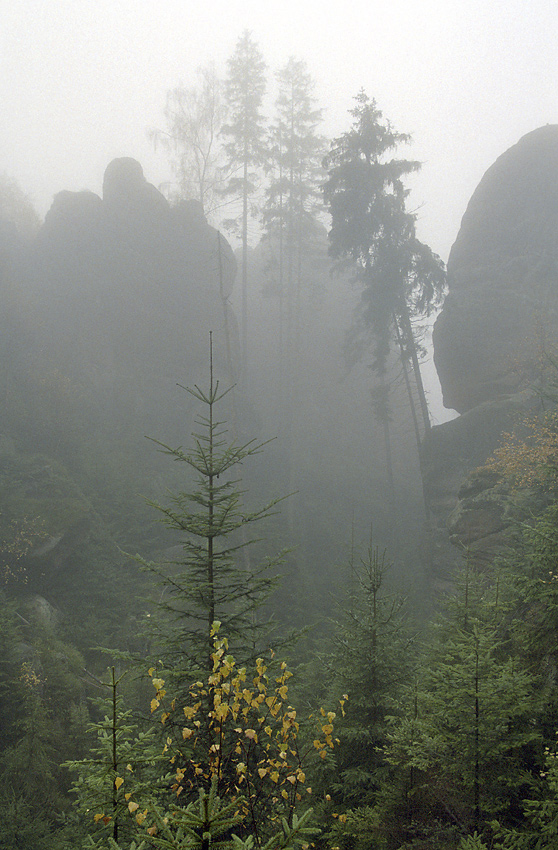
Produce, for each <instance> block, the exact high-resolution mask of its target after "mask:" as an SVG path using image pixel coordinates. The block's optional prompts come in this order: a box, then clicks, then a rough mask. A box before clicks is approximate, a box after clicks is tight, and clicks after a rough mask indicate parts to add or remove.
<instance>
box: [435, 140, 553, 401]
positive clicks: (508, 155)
mask: <svg viewBox="0 0 558 850" xmlns="http://www.w3.org/2000/svg"><path fill="white" fill-rule="evenodd" d="M557 233H558V125H556V124H553V125H547V126H545V127H540V128H539V129H538V130H534V131H533V132H531V133H528V134H527V135H526V136H523V138H522V139H520V140H519V142H518V143H517V144H516V145H514V146H513V147H512V148H510V149H509V150H507V151H506V152H505V153H504V154H502V156H500V157H499V158H498V159H497V160H496V162H495V163H494V165H492V166H491V167H490V168H489V169H488V171H487V172H486V174H485V175H484V177H483V178H482V180H481V182H480V183H479V185H478V187H477V189H476V190H475V192H474V193H473V196H472V197H471V200H470V202H469V205H468V207H467V210H466V212H465V215H464V216H463V220H462V223H461V229H460V231H459V234H458V236H457V239H456V241H455V244H454V246H453V248H452V250H451V253H450V256H449V261H448V286H449V293H448V297H447V299H446V302H445V304H444V308H443V310H442V312H441V314H440V316H439V317H438V320H437V321H436V325H435V328H434V360H435V363H436V368H437V370H438V375H439V377H440V382H441V385H442V390H443V394H444V404H445V406H446V407H449V408H453V409H455V410H457V411H458V412H459V413H464V412H465V411H466V410H470V409H471V408H473V407H475V406H476V405H478V404H481V403H482V402H484V401H488V400H490V399H494V398H496V397H497V396H498V395H500V394H501V393H509V392H513V391H515V390H516V389H517V388H518V387H520V385H521V382H522V376H523V373H524V370H523V369H522V368H521V365H522V362H526V361H528V360H529V359H530V357H531V356H532V353H533V350H534V349H535V348H536V346H537V345H538V342H539V340H538V337H540V335H541V333H544V334H545V335H547V336H548V334H549V333H551V334H556V333H557V332H558V268H557V266H556V234H557Z"/></svg>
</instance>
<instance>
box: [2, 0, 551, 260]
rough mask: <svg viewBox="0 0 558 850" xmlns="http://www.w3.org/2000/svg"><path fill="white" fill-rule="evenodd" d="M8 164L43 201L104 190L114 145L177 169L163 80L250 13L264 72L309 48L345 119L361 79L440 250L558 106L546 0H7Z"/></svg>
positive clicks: (332, 109) (212, 55)
mask: <svg viewBox="0 0 558 850" xmlns="http://www.w3.org/2000/svg"><path fill="white" fill-rule="evenodd" d="M1 7H2V28H1V32H0V48H1V52H0V62H1V66H0V67H1V74H0V97H1V102H2V143H1V146H0V170H1V171H3V172H5V173H7V174H8V175H10V176H11V177H13V178H15V179H16V180H18V182H19V183H20V184H21V186H22V188H23V189H24V191H26V192H27V193H29V194H30V195H31V197H32V199H33V200H34V202H35V204H36V206H37V207H38V209H39V211H40V212H41V214H43V215H44V213H45V212H46V211H47V209H48V208H49V206H50V204H51V201H52V197H53V195H54V194H55V193H56V192H58V191H60V190H61V189H70V190H79V189H82V188H88V189H91V190H93V191H96V192H99V191H100V186H101V181H102V175H103V171H104V168H105V167H106V165H107V163H108V162H109V161H110V160H111V159H112V158H114V157H115V156H132V157H134V158H136V159H138V160H139V161H140V162H141V163H142V165H143V166H144V169H145V171H146V174H147V175H148V177H149V179H150V180H151V182H153V183H155V184H156V185H158V184H159V183H161V182H163V181H165V180H167V179H168V177H169V170H168V165H167V163H166V161H165V157H164V154H163V153H162V152H158V153H155V152H154V151H153V148H152V146H151V145H150V143H149V141H148V139H147V136H146V131H147V130H148V129H149V128H152V127H160V126H161V123H162V110H163V107H164V102H165V94H166V91H167V90H168V89H171V88H173V87H174V86H176V85H178V84H179V83H180V82H182V83H183V84H185V85H188V84H189V83H191V81H192V78H193V75H194V73H195V69H196V68H197V67H198V66H200V65H205V64H207V62H209V61H211V60H214V61H215V62H216V64H217V66H218V70H221V71H223V70H224V63H225V61H226V59H227V58H228V57H229V56H230V55H231V54H232V52H233V50H234V46H235V43H236V40H237V38H238V37H239V35H240V34H241V32H242V31H243V30H244V29H245V28H248V29H250V30H251V31H252V33H253V37H254V40H255V41H256V42H257V43H258V44H259V46H260V49H261V51H262V53H263V55H264V58H265V60H266V62H267V64H268V67H269V72H270V74H271V72H273V71H275V70H276V69H277V68H279V67H281V66H282V65H284V63H285V62H286V61H287V59H288V58H289V56H291V55H295V56H296V57H298V58H302V59H305V60H306V62H307V63H308V68H309V71H310V73H311V74H312V76H313V77H314V78H315V80H316V81H317V90H316V94H317V97H318V100H319V102H320V105H321V106H323V107H324V108H325V111H326V128H325V132H326V133H327V134H330V135H335V134H338V133H340V132H342V131H343V130H344V129H345V127H346V126H347V110H348V109H349V108H351V106H352V97H353V96H354V95H355V94H356V93H357V92H358V90H359V89H360V88H364V89H365V90H366V91H367V92H368V94H369V95H370V96H371V97H374V98H375V99H376V100H377V102H378V104H379V106H380V108H381V109H382V110H383V111H384V114H385V115H386V117H388V118H389V119H390V121H391V122H392V123H393V124H394V125H395V127H396V128H397V129H399V130H401V131H404V132H410V133H411V134H412V136H413V138H414V144H413V146H412V148H410V150H409V155H410V156H412V157H413V158H417V159H420V160H421V161H422V162H423V168H422V172H421V174H420V175H419V176H418V177H417V178H416V179H415V181H414V190H413V196H412V205H413V207H414V208H415V209H416V210H417V211H418V215H419V236H420V237H421V238H422V239H424V241H426V242H427V243H428V244H430V245H431V246H432V248H433V249H434V250H435V251H436V252H437V253H439V254H440V255H441V256H442V258H443V259H447V256H448V252H449V249H450V247H451V244H452V242H453V240H454V239H455V236H456V233H457V230H458V227H459V222H460V219H461V216H462V214H463V212H464V209H465V206H466V203H467V201H468V199H469V197H470V195H471V193H472V191H473V189H474V187H475V186H476V184H477V183H478V181H479V179H480V177H481V176H482V174H483V173H484V171H485V170H486V168H487V167H488V166H489V165H490V163H491V162H492V161H493V160H494V159H495V158H496V156H497V155H498V154H499V153H501V151H503V150H505V149H506V148H507V147H509V146H510V145H511V144H513V143H514V142H515V141H517V139H518V138H519V137H520V136H522V135H523V134H524V133H526V132H528V131H529V130H532V129H534V128H535V127H537V126H539V125H542V124H546V123H553V122H554V120H555V119H556V94H555V86H554V80H555V78H556V71H557V70H558V69H557V63H558V58H557V55H556V50H555V42H554V34H555V32H556V27H557V25H558V9H557V7H556V4H555V3H554V2H553V0H537V2H535V3H525V2H523V0H510V2H506V3H503V2H496V0H493V2H488V3H486V2H482V0H425V2H422V3H417V2H415V0H395V2H393V3H390V4H385V3H383V2H361V0H358V2H355V3H353V4H351V7H350V10H347V7H346V5H345V4H342V3H330V4H326V5H324V4H323V3H321V2H317V1H316V0H303V2H301V3H295V2H293V0H286V1H285V2H282V3H256V2H239V0H237V2H231V1H230V0H227V2H224V0H215V2H213V3H211V4H207V5H206V6H202V4H199V3H196V4H184V3H182V2H175V0H161V2H160V3H158V4H156V5H154V4H153V3H150V2H147V0H119V2H114V0H95V2H92V0H53V1H52V2H49V3H46V2H37V0H19V2H18V3H9V2H7V0H3V2H2V4H1Z"/></svg>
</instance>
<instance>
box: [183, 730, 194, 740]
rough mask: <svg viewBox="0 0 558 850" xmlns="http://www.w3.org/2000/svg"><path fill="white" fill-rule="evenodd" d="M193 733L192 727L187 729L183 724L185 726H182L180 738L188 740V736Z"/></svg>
mask: <svg viewBox="0 0 558 850" xmlns="http://www.w3.org/2000/svg"><path fill="white" fill-rule="evenodd" d="M193 734H194V730H193V729H188V728H187V727H186V726H185V727H184V729H183V730H182V740H183V741H187V740H188V738H191V737H192V735H193Z"/></svg>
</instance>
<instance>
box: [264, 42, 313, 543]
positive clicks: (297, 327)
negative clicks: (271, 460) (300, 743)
mask: <svg viewBox="0 0 558 850" xmlns="http://www.w3.org/2000/svg"><path fill="white" fill-rule="evenodd" d="M276 76H277V82H278V86H279V92H278V96H277V99H276V101H275V120H274V123H273V125H272V127H271V128H270V131H269V144H268V161H267V174H268V185H267V189H266V198H265V204H264V208H263V217H262V221H263V226H264V235H263V238H262V242H261V249H262V251H263V252H264V254H265V256H266V258H267V265H266V276H267V278H268V281H269V282H268V284H267V291H268V294H269V295H271V294H273V295H276V296H278V319H277V321H278V325H279V329H278V330H279V351H278V352H277V353H278V357H279V363H280V369H281V373H280V381H279V392H280V393H281V398H280V402H279V410H280V412H281V416H282V422H281V432H282V433H281V437H282V439H283V441H284V443H285V444H286V445H288V446H289V447H290V452H289V456H288V459H287V463H288V465H289V468H288V479H289V490H293V489H296V485H295V482H294V474H295V470H296V469H297V467H298V466H299V464H298V463H297V427H296V426H297V412H298V411H299V410H300V398H301V393H302V389H301V387H300V374H301V369H302V366H303V364H302V362H301V327H302V328H303V327H304V309H305V308H306V309H308V307H309V306H310V308H312V306H313V301H314V299H313V298H312V297H311V296H313V295H315V293H314V292H313V286H312V284H313V282H314V280H315V277H316V268H317V267H318V266H319V264H320V259H322V258H321V257H320V256H319V255H320V253H321V252H322V251H323V242H322V236H323V227H322V225H321V224H320V222H319V213H320V210H321V209H322V208H323V201H322V194H321V181H322V180H323V168H322V166H321V160H322V158H323V152H324V150H325V139H324V138H323V137H322V136H320V135H319V133H318V127H319V125H320V123H321V122H322V110H321V109H319V108H318V107H317V106H316V99H315V97H314V85H315V84H314V81H313V79H312V77H311V76H310V74H309V73H308V70H307V67H306V63H305V62H304V61H302V60H297V59H295V58H294V57H291V58H290V59H289V61H288V62H287V63H286V65H285V66H284V67H283V68H282V69H281V70H280V71H279V72H278V73H277V75H276ZM322 263H323V259H322ZM309 296H310V297H309ZM305 297H306V302H305V301H304V299H305ZM293 519H294V516H293V515H292V514H290V515H289V520H290V523H291V530H293V529H292V525H293Z"/></svg>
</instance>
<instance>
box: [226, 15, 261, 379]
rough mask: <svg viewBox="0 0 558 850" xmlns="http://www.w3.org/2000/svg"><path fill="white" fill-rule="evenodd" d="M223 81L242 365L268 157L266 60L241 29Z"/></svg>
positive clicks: (244, 364) (244, 354) (244, 363)
mask: <svg viewBox="0 0 558 850" xmlns="http://www.w3.org/2000/svg"><path fill="white" fill-rule="evenodd" d="M227 66H228V76H227V78H226V80H225V100H226V103H227V106H228V120H227V122H226V124H225V125H224V126H223V127H222V130H221V133H222V135H223V136H224V137H225V139H226V141H225V145H224V150H225V154H226V156H227V160H228V169H229V171H230V172H231V174H232V176H231V177H230V178H229V180H228V183H227V186H226V188H225V194H226V195H229V196H230V195H232V196H233V197H235V198H238V199H240V202H241V213H240V216H239V218H238V219H234V220H230V221H228V222H227V223H226V224H228V225H229V226H234V227H235V229H238V228H239V235H240V238H241V243H242V269H241V285H242V293H241V294H242V309H241V329H242V366H243V368H244V370H246V363H247V352H248V225H249V221H250V217H251V213H252V211H253V210H254V208H256V207H257V204H256V203H255V195H256V192H257V189H258V184H259V176H260V169H261V167H262V166H263V164H264V162H265V158H266V151H265V124H264V116H263V113H262V100H263V96H264V94H265V89H266V79H265V69H266V64H265V62H264V59H263V56H262V54H261V53H260V50H259V48H258V46H257V44H256V43H255V42H254V41H253V40H252V34H251V33H250V32H249V31H248V30H245V31H244V33H243V34H242V36H241V37H240V38H239V40H238V42H237V45H236V50H235V52H234V54H233V55H232V56H231V58H230V59H229V60H228V63H227Z"/></svg>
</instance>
